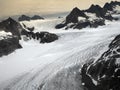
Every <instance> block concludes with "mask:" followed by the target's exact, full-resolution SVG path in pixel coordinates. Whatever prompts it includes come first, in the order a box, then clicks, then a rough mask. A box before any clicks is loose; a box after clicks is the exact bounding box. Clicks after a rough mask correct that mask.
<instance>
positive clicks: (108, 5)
mask: <svg viewBox="0 0 120 90" xmlns="http://www.w3.org/2000/svg"><path fill="white" fill-rule="evenodd" d="M117 5H119V6H120V2H118V1H111V2H110V3H106V4H105V5H104V7H103V8H104V9H106V10H107V11H112V12H113V13H115V11H114V8H115V7H116V6H117Z"/></svg>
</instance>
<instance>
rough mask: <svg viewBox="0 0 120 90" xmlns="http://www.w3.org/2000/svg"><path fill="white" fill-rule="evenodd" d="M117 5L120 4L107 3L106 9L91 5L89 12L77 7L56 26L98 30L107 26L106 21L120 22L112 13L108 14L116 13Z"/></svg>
mask: <svg viewBox="0 0 120 90" xmlns="http://www.w3.org/2000/svg"><path fill="white" fill-rule="evenodd" d="M117 5H120V2H117V1H112V2H111V3H106V4H105V5H104V7H101V6H99V5H91V6H90V8H88V9H87V10H80V9H78V8H77V7H76V8H74V9H73V10H72V11H71V12H70V14H69V15H68V16H67V17H66V19H65V20H64V21H63V22H62V23H60V24H58V25H56V26H55V28H56V29H60V28H65V29H69V28H73V29H76V28H77V29H82V28H86V27H88V26H90V27H94V28H96V27H98V26H101V25H105V20H110V21H112V20H118V18H115V17H112V13H109V12H108V11H110V10H111V11H112V10H113V12H115V11H114V8H115V7H116V6H117ZM94 14H95V15H94Z"/></svg>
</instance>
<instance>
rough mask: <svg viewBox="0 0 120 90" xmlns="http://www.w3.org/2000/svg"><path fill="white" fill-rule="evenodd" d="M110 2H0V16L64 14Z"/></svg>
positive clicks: (25, 0) (74, 0) (53, 0)
mask: <svg viewBox="0 0 120 90" xmlns="http://www.w3.org/2000/svg"><path fill="white" fill-rule="evenodd" d="M110 1H111V0H0V16H8V15H19V14H28V13H29V14H31V13H41V14H43V13H56V12H65V11H70V10H71V9H72V8H74V7H76V6H77V7H79V8H80V9H83V8H88V7H89V6H90V5H91V4H92V3H94V4H100V5H103V4H104V3H105V2H110ZM113 1H114V0H113ZM118 1H120V0H118Z"/></svg>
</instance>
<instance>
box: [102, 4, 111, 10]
mask: <svg viewBox="0 0 120 90" xmlns="http://www.w3.org/2000/svg"><path fill="white" fill-rule="evenodd" d="M103 8H104V9H106V10H109V11H112V10H113V6H112V5H111V4H110V3H106V4H105V5H104V7H103Z"/></svg>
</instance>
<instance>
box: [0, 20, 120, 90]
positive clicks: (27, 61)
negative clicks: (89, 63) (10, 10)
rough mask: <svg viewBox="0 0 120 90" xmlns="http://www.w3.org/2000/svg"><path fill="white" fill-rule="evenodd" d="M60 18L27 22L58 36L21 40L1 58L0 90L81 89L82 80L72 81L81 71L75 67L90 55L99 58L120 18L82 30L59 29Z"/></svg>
mask: <svg viewBox="0 0 120 90" xmlns="http://www.w3.org/2000/svg"><path fill="white" fill-rule="evenodd" d="M58 22H61V19H56V20H55V19H50V20H41V21H39V20H38V21H30V22H24V23H25V24H26V25H30V26H31V25H33V26H34V27H35V32H36V31H49V32H54V33H56V34H57V35H58V36H59V39H58V40H57V41H55V42H52V43H49V44H40V43H39V42H37V41H34V40H30V41H27V42H25V41H23V40H21V45H22V46H23V48H22V49H20V50H16V51H15V52H14V53H12V54H10V55H8V56H4V57H2V58H0V90H38V88H39V90H66V88H67V90H77V89H79V90H80V89H81V90H82V86H79V85H80V84H79V85H78V84H77V83H74V84H72V81H74V82H77V80H76V79H75V77H76V75H77V74H76V73H77V72H80V70H79V68H75V67H76V66H77V65H78V67H81V65H82V64H83V63H84V62H86V60H88V59H90V58H91V57H95V58H98V56H100V55H101V53H102V52H103V51H105V50H107V47H108V44H109V43H110V42H111V41H112V39H113V38H114V37H115V36H116V35H117V34H119V33H120V30H119V28H120V27H119V26H120V21H114V22H106V25H105V26H101V27H99V28H96V29H92V28H91V29H90V28H86V29H82V30H81V31H79V30H72V29H71V30H69V31H64V30H62V29H59V30H56V29H54V27H53V26H55V24H57V23H58ZM72 67H73V68H74V69H73V68H72ZM70 72H71V73H70ZM68 76H69V77H71V78H72V79H71V78H68ZM70 81H71V82H70ZM78 82H79V83H80V81H78ZM68 83H69V84H68ZM67 85H69V86H68V87H66V86H67ZM71 85H73V86H72V87H71ZM60 86H61V87H60Z"/></svg>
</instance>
